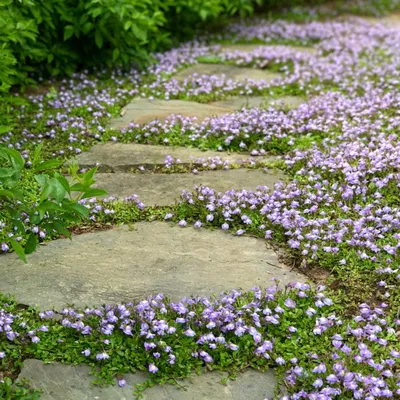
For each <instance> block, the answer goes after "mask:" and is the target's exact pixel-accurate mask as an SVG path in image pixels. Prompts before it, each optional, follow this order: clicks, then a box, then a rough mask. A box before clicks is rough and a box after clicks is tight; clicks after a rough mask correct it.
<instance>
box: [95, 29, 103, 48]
mask: <svg viewBox="0 0 400 400" xmlns="http://www.w3.org/2000/svg"><path fill="white" fill-rule="evenodd" d="M94 40H95V42H96V46H97V47H98V48H99V49H101V48H102V47H103V36H102V34H101V32H100V31H99V30H98V29H96V32H95V34H94Z"/></svg>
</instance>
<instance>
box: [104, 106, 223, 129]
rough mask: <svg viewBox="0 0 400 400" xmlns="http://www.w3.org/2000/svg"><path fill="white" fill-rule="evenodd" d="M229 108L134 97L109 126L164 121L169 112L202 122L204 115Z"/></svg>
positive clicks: (216, 113)
mask: <svg viewBox="0 0 400 400" xmlns="http://www.w3.org/2000/svg"><path fill="white" fill-rule="evenodd" d="M230 111H231V108H224V107H223V106H220V105H218V104H202V103H197V102H195V101H184V100H159V99H154V100H149V99H143V98H135V99H133V100H132V101H131V102H130V103H129V104H128V105H126V106H125V107H124V108H123V109H122V110H121V116H120V117H119V118H114V119H113V120H112V121H111V122H110V125H109V127H110V128H112V129H122V128H126V127H128V125H129V123H130V122H134V123H135V124H140V125H142V124H147V123H148V122H150V121H154V120H156V119H157V120H159V121H164V120H165V118H166V117H168V116H169V115H171V114H179V115H182V116H184V117H196V118H197V122H202V121H203V120H204V119H205V118H206V117H211V116H217V115H222V114H227V113H229V112H230Z"/></svg>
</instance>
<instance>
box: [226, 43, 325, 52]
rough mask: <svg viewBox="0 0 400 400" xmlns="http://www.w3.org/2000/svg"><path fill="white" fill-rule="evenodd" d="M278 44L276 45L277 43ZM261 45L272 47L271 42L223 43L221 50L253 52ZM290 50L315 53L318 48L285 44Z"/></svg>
mask: <svg viewBox="0 0 400 400" xmlns="http://www.w3.org/2000/svg"><path fill="white" fill-rule="evenodd" d="M275 46H276V45H275ZM280 46H285V45H280ZM260 47H271V45H269V44H246V43H243V44H242V43H234V44H231V43H229V44H223V45H221V51H222V52H223V53H227V52H231V51H244V52H252V51H254V50H256V49H259V48H260ZM285 47H287V48H288V49H290V50H293V51H298V52H301V53H308V54H315V53H316V51H317V50H316V49H314V48H313V47H305V46H285Z"/></svg>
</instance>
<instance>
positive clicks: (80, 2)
mask: <svg viewBox="0 0 400 400" xmlns="http://www.w3.org/2000/svg"><path fill="white" fill-rule="evenodd" d="M320 2H321V0H319V1H318V0H317V1H313V2H312V3H320ZM278 3H279V4H278ZM309 3H310V2H309V1H305V0H296V1H290V0H283V1H282V0H280V1H279V2H277V1H276V0H51V1H49V0H0V92H1V91H3V92H4V91H7V90H9V89H10V87H12V86H13V85H28V84H32V83H34V79H33V77H34V76H35V74H36V75H46V74H48V75H56V76H57V75H65V74H67V75H70V74H71V73H72V72H73V71H76V70H77V69H78V68H81V67H91V66H99V65H104V64H109V65H110V64H112V65H114V66H115V65H118V64H128V63H131V62H135V63H136V64H138V66H141V65H143V64H145V63H146V62H148V61H149V54H150V53H151V52H154V51H160V50H163V49H165V48H167V47H170V46H171V45H173V43H174V42H175V41H176V40H182V39H189V38H190V37H191V36H192V35H193V33H194V32H195V31H196V29H197V28H199V27H201V26H202V25H203V26H204V25H206V26H208V27H209V26H210V24H211V23H215V22H218V23H221V21H223V19H224V17H229V16H233V15H238V16H247V15H250V14H252V13H253V12H254V11H255V9H256V8H257V7H264V8H265V7H267V8H268V7H275V6H277V5H279V6H282V5H283V6H289V5H294V4H295V5H305V4H309Z"/></svg>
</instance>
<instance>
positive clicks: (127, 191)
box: [96, 169, 284, 206]
mask: <svg viewBox="0 0 400 400" xmlns="http://www.w3.org/2000/svg"><path fill="white" fill-rule="evenodd" d="M282 179H284V175H283V174H282V173H281V172H274V171H270V172H269V171H268V172H263V171H261V170H246V169H235V170H228V171H224V170H218V171H203V172H199V173H198V174H197V175H194V174H190V173H188V174H129V173H117V174H102V173H100V174H97V175H96V180H97V183H96V185H97V186H98V187H101V188H102V189H105V190H107V192H108V195H110V196H117V197H120V198H122V197H126V196H131V195H133V194H137V195H138V196H139V198H140V200H141V201H142V202H143V203H144V204H146V205H147V206H150V205H169V204H173V203H174V202H175V201H176V200H179V198H180V195H181V193H182V190H183V189H186V190H189V191H192V190H193V187H194V186H195V185H204V186H210V187H212V188H213V189H215V190H217V191H221V192H225V191H227V190H229V189H248V190H251V189H253V190H255V189H256V188H257V186H259V185H265V186H268V187H270V188H271V189H272V188H273V187H274V184H275V183H276V182H278V181H280V180H282Z"/></svg>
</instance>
